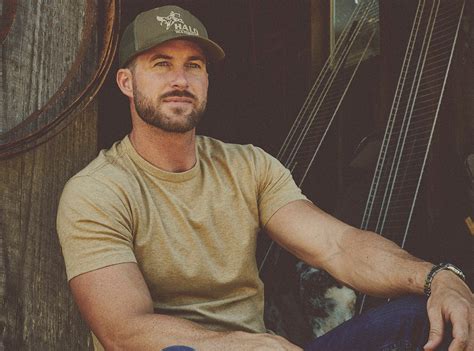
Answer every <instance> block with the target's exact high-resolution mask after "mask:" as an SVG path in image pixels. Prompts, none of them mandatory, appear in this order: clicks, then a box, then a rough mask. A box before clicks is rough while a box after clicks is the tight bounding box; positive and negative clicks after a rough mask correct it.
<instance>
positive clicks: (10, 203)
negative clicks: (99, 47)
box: [0, 102, 97, 350]
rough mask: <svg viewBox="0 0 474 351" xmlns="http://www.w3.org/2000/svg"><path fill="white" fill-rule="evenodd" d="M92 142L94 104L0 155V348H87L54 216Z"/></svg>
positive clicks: (94, 142) (92, 149) (91, 151)
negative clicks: (0, 267) (46, 134)
mask: <svg viewBox="0 0 474 351" xmlns="http://www.w3.org/2000/svg"><path fill="white" fill-rule="evenodd" d="M96 147H97V104H96V102H93V103H92V104H91V105H90V106H89V107H88V108H87V109H86V110H85V111H83V112H81V113H80V114H79V115H78V116H76V118H75V120H74V122H73V123H71V125H69V126H68V127H67V128H66V129H65V130H64V131H63V132H62V133H60V134H59V135H57V136H55V137H54V138H53V139H51V140H50V141H48V142H47V143H45V144H43V145H41V146H39V147H37V148H36V149H34V150H31V151H28V152H26V153H24V154H21V155H18V156H16V157H14V158H11V159H6V160H1V161H0V193H1V194H2V201H1V204H0V230H1V233H2V244H3V246H2V249H3V255H2V256H0V262H3V263H4V270H5V283H6V284H5V285H4V287H2V286H0V293H1V295H0V298H3V300H4V302H5V304H4V306H3V309H2V310H0V312H1V315H0V323H1V322H2V319H3V321H4V326H3V327H4V328H5V330H4V331H3V334H2V330H0V338H1V335H3V336H4V339H3V344H4V347H5V349H6V350H87V349H89V348H90V340H89V333H88V330H87V328H86V327H85V325H84V323H83V322H82V320H81V319H80V316H79V314H78V312H77V309H76V307H75V305H74V303H73V301H72V297H71V295H70V292H69V289H68V286H67V283H66V276H65V270H64V264H63V259H62V255H61V251H60V246H59V242H58V239H57V235H56V231H55V219H56V209H57V203H58V200H59V196H60V194H61V191H62V188H63V186H64V184H65V182H66V181H67V179H69V178H70V177H71V176H72V175H73V174H74V173H76V172H77V171H78V170H79V169H81V168H82V167H83V166H84V165H85V164H87V163H88V162H89V161H90V160H91V159H92V158H93V157H94V156H95V154H96V151H97V150H96ZM1 253H2V251H0V254H1ZM0 283H1V278H0ZM0 341H1V340H0ZM0 344H1V343H0Z"/></svg>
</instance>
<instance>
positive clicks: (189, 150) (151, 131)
mask: <svg viewBox="0 0 474 351" xmlns="http://www.w3.org/2000/svg"><path fill="white" fill-rule="evenodd" d="M130 141H131V143H132V145H133V147H134V148H135V150H136V151H137V152H138V154H139V155H140V156H141V157H143V158H144V159H145V160H147V161H148V162H150V163H151V164H152V165H154V166H156V167H158V168H160V169H162V170H164V171H168V172H175V173H179V172H185V171H188V170H190V169H191V168H192V167H193V166H194V165H195V164H196V148H195V142H196V137H195V130H194V129H193V130H191V131H189V132H187V133H170V132H166V131H163V130H161V129H158V128H156V127H152V126H147V127H145V128H138V129H137V128H134V129H133V130H132V132H131V133H130Z"/></svg>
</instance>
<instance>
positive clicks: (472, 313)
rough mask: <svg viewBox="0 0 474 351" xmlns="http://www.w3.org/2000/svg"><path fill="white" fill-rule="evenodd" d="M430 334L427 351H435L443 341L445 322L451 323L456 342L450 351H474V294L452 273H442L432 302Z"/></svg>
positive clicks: (434, 282) (429, 313)
mask: <svg viewBox="0 0 474 351" xmlns="http://www.w3.org/2000/svg"><path fill="white" fill-rule="evenodd" d="M428 318H429V320H430V334H429V339H428V342H427V344H426V345H425V350H427V351H434V350H435V349H436V347H437V346H438V345H439V344H440V343H441V340H442V339H443V330H444V326H445V322H448V321H449V322H451V324H452V327H453V341H452V342H451V345H450V347H449V351H474V295H473V294H472V292H471V290H470V289H469V287H468V286H467V285H466V284H465V283H464V282H463V281H462V280H461V279H459V278H458V277H457V276H456V275H454V274H453V273H452V272H449V271H441V272H439V273H438V274H437V275H436V276H435V277H434V279H433V282H432V284H431V296H430V298H429V299H428Z"/></svg>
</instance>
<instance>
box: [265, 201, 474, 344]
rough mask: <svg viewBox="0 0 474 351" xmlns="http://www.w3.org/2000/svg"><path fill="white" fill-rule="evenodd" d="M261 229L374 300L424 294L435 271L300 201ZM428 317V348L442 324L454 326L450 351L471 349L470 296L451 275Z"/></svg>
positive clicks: (439, 281)
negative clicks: (429, 274) (428, 277)
mask: <svg viewBox="0 0 474 351" xmlns="http://www.w3.org/2000/svg"><path fill="white" fill-rule="evenodd" d="M265 230H266V231H267V233H268V234H269V235H270V236H271V237H272V238H273V239H274V240H275V241H276V242H278V243H279V244H280V245H281V246H283V247H285V248H286V249H287V250H288V251H290V252H292V253H293V254H294V255H295V256H297V257H298V258H300V259H301V260H303V261H305V262H307V263H308V264H310V265H312V266H314V267H319V268H322V269H324V270H326V271H327V272H329V273H330V274H331V275H332V276H333V277H335V278H336V279H338V280H339V281H341V282H342V283H344V284H346V285H348V286H351V287H353V288H355V289H356V290H358V291H361V292H363V293H367V294H370V295H373V296H380V297H392V296H397V295H402V294H423V289H424V283H425V279H426V276H427V274H428V273H429V271H430V270H431V268H432V267H433V264H431V263H429V262H425V261H422V260H420V259H418V258H416V257H414V256H412V255H410V254H409V253H407V252H406V251H404V250H402V249H401V248H400V247H399V246H397V245H396V244H394V243H393V242H391V241H389V240H387V239H385V238H383V237H382V236H380V235H378V234H376V233H373V232H368V231H364V230H360V229H357V228H354V227H352V226H349V225H347V224H345V223H343V222H341V221H339V220H337V219H336V218H334V217H332V216H330V215H329V214H327V213H325V212H324V211H322V210H320V209H319V208H317V207H316V206H314V205H313V204H312V203H310V202H308V201H304V200H301V201H293V202H290V203H289V204H287V205H285V206H283V207H282V208H280V209H279V210H278V211H277V212H276V213H275V214H274V215H273V216H272V217H271V218H270V220H269V221H268V222H267V224H266V225H265ZM428 316H429V319H430V326H431V327H430V338H429V340H430V341H429V342H428V344H427V346H426V349H427V350H432V349H434V348H435V347H436V346H437V345H438V344H439V343H440V342H441V339H442V333H443V325H444V321H451V323H452V325H453V337H454V340H453V342H452V344H451V347H452V348H450V351H451V350H473V349H474V341H473V340H474V330H472V329H474V299H473V294H472V292H471V291H470V289H469V287H468V286H467V285H466V284H465V283H464V282H463V281H462V280H461V279H460V278H458V277H457V276H456V275H455V274H453V273H452V272H448V271H442V272H440V273H438V274H436V276H435V277H434V279H433V281H432V293H431V296H430V298H429V300H428Z"/></svg>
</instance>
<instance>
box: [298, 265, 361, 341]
mask: <svg viewBox="0 0 474 351" xmlns="http://www.w3.org/2000/svg"><path fill="white" fill-rule="evenodd" d="M296 269H297V272H298V274H299V277H300V281H299V291H300V299H301V303H302V305H303V311H304V314H305V317H306V319H307V320H308V322H309V324H310V325H311V328H312V332H313V337H318V336H321V335H323V334H325V333H327V332H328V331H329V330H331V329H333V328H335V327H337V326H338V325H339V324H341V323H343V322H344V321H346V320H348V319H350V318H351V317H352V316H353V315H354V309H355V303H356V294H355V292H354V291H353V290H352V289H349V288H347V287H345V286H343V285H341V284H340V283H338V282H337V281H336V280H335V279H334V278H333V277H331V276H330V275H329V274H328V273H327V272H326V271H323V270H320V269H316V268H313V267H310V266H308V265H307V264H305V263H303V262H299V263H298V264H297V265H296Z"/></svg>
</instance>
